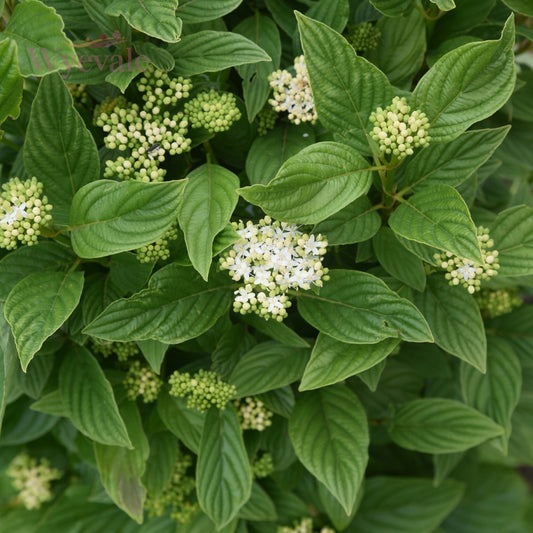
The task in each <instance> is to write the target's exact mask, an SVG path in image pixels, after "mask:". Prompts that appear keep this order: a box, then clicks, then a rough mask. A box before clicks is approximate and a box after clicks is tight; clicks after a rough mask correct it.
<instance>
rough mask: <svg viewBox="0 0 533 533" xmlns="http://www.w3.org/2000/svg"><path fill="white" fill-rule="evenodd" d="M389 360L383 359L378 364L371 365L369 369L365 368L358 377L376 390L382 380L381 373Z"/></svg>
mask: <svg viewBox="0 0 533 533" xmlns="http://www.w3.org/2000/svg"><path fill="white" fill-rule="evenodd" d="M386 365H387V360H386V359H383V361H380V362H379V363H378V364H377V365H374V366H372V367H370V368H369V369H368V370H364V371H363V372H361V373H360V374H358V375H357V377H358V378H359V379H360V380H361V381H362V382H363V383H364V384H365V385H366V386H367V387H368V388H369V390H370V391H371V392H376V390H377V388H378V385H379V382H380V380H381V374H383V370H385V366H386Z"/></svg>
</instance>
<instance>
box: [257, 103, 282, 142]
mask: <svg viewBox="0 0 533 533" xmlns="http://www.w3.org/2000/svg"><path fill="white" fill-rule="evenodd" d="M277 119H278V113H277V112H276V110H275V109H274V108H273V107H271V106H265V107H263V109H261V111H259V113H257V117H256V120H257V133H258V134H259V135H260V136H263V135H266V134H267V133H268V132H269V131H270V130H272V129H274V125H275V124H276V120H277Z"/></svg>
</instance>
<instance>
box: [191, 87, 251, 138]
mask: <svg viewBox="0 0 533 533" xmlns="http://www.w3.org/2000/svg"><path fill="white" fill-rule="evenodd" d="M185 114H186V115H187V117H188V119H189V122H190V124H191V126H192V127H193V128H204V129H205V130H207V131H209V132H211V133H218V132H221V131H227V130H229V129H230V127H231V125H232V124H233V123H234V122H236V121H237V120H239V119H240V118H241V112H240V111H239V108H238V107H237V100H236V99H235V96H234V95H233V94H231V93H224V92H220V93H219V92H217V91H215V90H214V89H211V90H210V91H209V92H202V93H200V94H198V95H197V96H196V97H195V98H193V99H192V100H189V101H188V102H186V103H185Z"/></svg>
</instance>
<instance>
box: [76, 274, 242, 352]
mask: <svg viewBox="0 0 533 533" xmlns="http://www.w3.org/2000/svg"><path fill="white" fill-rule="evenodd" d="M224 282H227V283H225V284H223V283H224ZM231 287H232V284H231V282H230V280H229V279H228V276H227V274H225V273H224V272H222V273H220V274H218V275H217V276H212V277H211V280H210V281H209V283H206V282H205V281H203V280H202V279H201V278H200V276H198V274H197V273H196V272H194V270H192V269H191V268H186V267H180V266H179V265H176V264H175V263H174V264H170V265H168V266H166V267H164V268H162V269H160V270H158V271H157V272H156V273H155V274H154V275H153V276H152V278H151V279H150V282H149V284H148V288H147V289H145V290H143V291H141V292H139V293H137V294H134V295H133V296H131V297H130V298H128V299H124V300H118V301H116V302H113V303H112V304H111V305H110V306H109V307H107V309H106V310H105V311H104V312H103V313H102V314H101V315H99V316H98V317H97V318H96V319H95V320H94V321H93V322H92V323H91V324H89V325H88V326H87V327H86V328H85V333H86V334H87V335H93V336H95V337H99V338H102V339H106V340H110V341H119V342H127V341H130V340H146V339H155V340H158V341H160V342H163V343H165V344H178V343H180V342H183V341H186V340H189V339H193V338H194V337H198V335H201V334H202V333H203V332H204V331H207V330H208V329H209V328H210V327H211V326H212V325H213V324H214V323H215V322H216V321H217V320H218V318H219V317H221V316H222V315H223V314H224V313H225V312H226V311H227V310H228V308H229V306H230V303H231V300H232V293H231V291H230V290H229V289H230V288H231Z"/></svg>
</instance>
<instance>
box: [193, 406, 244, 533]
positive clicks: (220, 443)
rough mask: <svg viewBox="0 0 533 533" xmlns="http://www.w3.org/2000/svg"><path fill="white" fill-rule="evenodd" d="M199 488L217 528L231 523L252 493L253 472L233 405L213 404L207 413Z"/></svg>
mask: <svg viewBox="0 0 533 533" xmlns="http://www.w3.org/2000/svg"><path fill="white" fill-rule="evenodd" d="M196 490H197V494H198V502H199V504H200V507H201V508H202V510H203V511H204V512H205V513H206V514H207V515H208V516H209V518H211V520H213V522H214V523H215V525H216V526H217V529H220V528H222V527H223V526H225V525H226V524H228V523H229V522H230V521H231V520H232V519H233V518H234V517H235V515H236V514H237V513H238V512H239V509H240V508H241V507H242V506H243V504H244V503H246V501H247V500H248V498H249V497H250V494H251V490H252V473H251V470H250V465H249V464H248V456H247V455H246V450H245V448H244V442H243V440H242V435H241V428H240V425H239V419H238V418H237V414H236V412H235V409H233V407H229V408H226V409H223V410H218V409H216V408H215V407H211V409H209V411H208V412H207V413H206V416H205V423H204V428H203V431H202V440H201V442H200V449H199V451H198V462H197V465H196Z"/></svg>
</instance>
